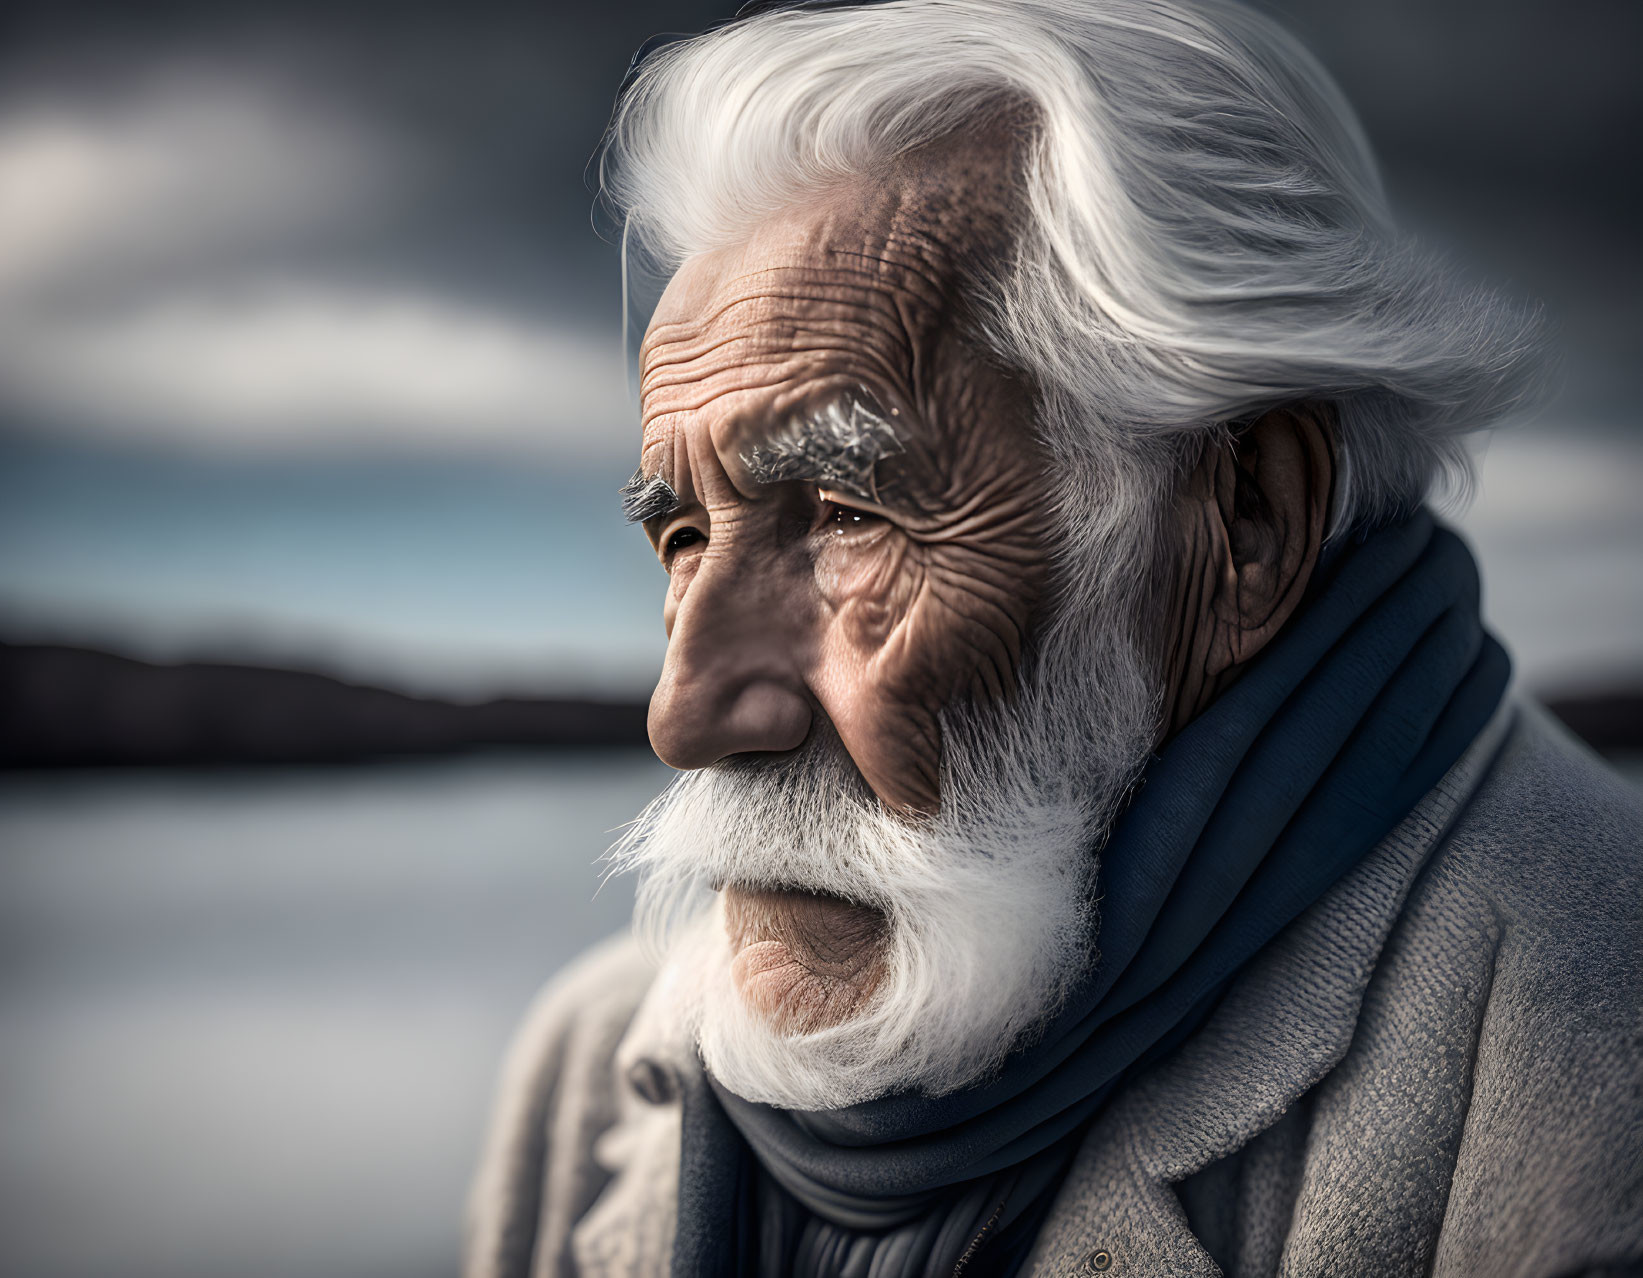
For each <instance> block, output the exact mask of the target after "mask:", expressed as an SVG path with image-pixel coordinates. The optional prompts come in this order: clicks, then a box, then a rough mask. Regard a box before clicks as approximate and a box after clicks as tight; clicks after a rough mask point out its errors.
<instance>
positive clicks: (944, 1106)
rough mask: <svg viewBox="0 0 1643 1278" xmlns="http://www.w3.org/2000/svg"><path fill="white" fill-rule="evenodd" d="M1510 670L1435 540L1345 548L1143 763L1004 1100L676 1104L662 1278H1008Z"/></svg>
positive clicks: (1471, 584)
mask: <svg viewBox="0 0 1643 1278" xmlns="http://www.w3.org/2000/svg"><path fill="white" fill-rule="evenodd" d="M1509 669H1510V667H1509V663H1508V661H1507V657H1506V653H1505V652H1504V651H1503V650H1502V648H1501V647H1500V645H1499V644H1498V643H1496V642H1495V640H1494V639H1493V638H1492V637H1491V636H1489V635H1488V634H1486V633H1485V632H1484V630H1483V627H1482V623H1481V621H1480V619H1479V616H1478V578H1477V569H1476V565H1475V564H1474V563H1473V560H1472V556H1471V555H1470V553H1469V552H1468V551H1467V549H1466V547H1465V546H1464V545H1463V544H1462V543H1461V541H1460V540H1459V538H1457V537H1456V536H1455V535H1454V534H1453V533H1451V532H1449V531H1448V530H1447V529H1443V528H1439V527H1437V526H1435V525H1434V523H1433V521H1432V518H1431V516H1430V515H1429V514H1426V513H1425V512H1421V513H1419V514H1417V515H1415V516H1414V517H1413V518H1411V519H1409V520H1407V521H1405V522H1403V523H1400V524H1397V525H1395V526H1393V527H1389V528H1386V529H1383V530H1381V531H1379V532H1376V533H1374V534H1372V535H1369V536H1366V537H1364V538H1362V539H1360V540H1358V541H1356V542H1353V543H1350V544H1348V545H1346V546H1344V547H1342V548H1341V549H1340V551H1339V553H1337V554H1336V555H1335V556H1333V558H1332V561H1331V562H1330V563H1329V564H1328V565H1327V568H1326V569H1325V570H1322V571H1320V574H1319V580H1318V581H1317V582H1316V583H1315V585H1314V588H1313V592H1312V596H1311V598H1310V600H1309V601H1308V603H1307V604H1306V606H1305V607H1304V608H1303V609H1302V610H1301V611H1300V613H1299V614H1298V615H1297V616H1296V618H1295V619H1294V621H1292V623H1291V624H1290V625H1289V626H1288V627H1287V628H1286V629H1285V630H1284V631H1283V632H1282V634H1280V636H1279V637H1278V638H1277V639H1276V640H1275V641H1274V642H1273V643H1272V645H1271V646H1270V647H1269V648H1268V650H1267V651H1266V652H1265V653H1263V654H1262V655H1261V656H1260V657H1259V658H1258V659H1257V660H1256V661H1255V662H1254V663H1253V664H1252V665H1251V667H1250V669H1249V670H1247V671H1246V672H1245V673H1244V675H1243V676H1242V677H1241V678H1240V679H1239V680H1238V682H1237V683H1235V684H1234V685H1233V686H1232V687H1231V688H1230V689H1229V690H1228V691H1226V692H1225V693H1224V694H1222V695H1221V696H1220V697H1218V698H1217V699H1216V700H1215V701H1214V702H1213V703H1212V704H1211V705H1210V706H1209V708H1208V709H1206V710H1205V711H1204V712H1203V714H1201V715H1199V716H1198V718H1196V719H1195V720H1193V721H1192V722H1191V723H1190V724H1188V725H1187V726H1186V727H1185V728H1184V729H1183V730H1182V731H1181V732H1180V733H1179V734H1177V735H1176V736H1175V737H1174V738H1173V739H1172V740H1171V741H1170V742H1169V743H1168V744H1167V745H1166V746H1165V747H1164V748H1163V749H1162V750H1161V751H1160V753H1159V754H1158V755H1157V756H1156V757H1155V758H1154V759H1153V760H1152V762H1151V764H1150V765H1149V767H1148V768H1147V770H1146V773H1145V775H1144V776H1143V778H1142V782H1141V784H1140V785H1139V787H1138V788H1137V790H1136V792H1135V794H1134V795H1133V797H1132V799H1131V801H1130V803H1129V805H1128V807H1127V809H1126V810H1125V811H1124V813H1123V815H1122V816H1121V817H1120V818H1119V820H1118V822H1117V824H1116V825H1115V827H1114V829H1113V833H1112V837H1111V838H1110V839H1109V840H1108V842H1107V844H1106V846H1105V847H1104V849H1103V850H1102V852H1101V867H1100V875H1099V879H1100V882H1099V887H1098V890H1099V893H1100V899H1101V901H1102V902H1103V906H1104V908H1103V910H1102V917H1101V920H1100V931H1099V934H1098V939H1099V954H1100V957H1099V959H1098V961H1097V962H1096V963H1095V964H1094V965H1093V967H1092V969H1091V970H1090V971H1089V972H1088V973H1087V974H1086V976H1085V977H1084V978H1083V980H1082V981H1081V982H1080V983H1079V984H1078V985H1077V986H1076V987H1075V988H1074V990H1073V992H1072V994H1071V996H1070V997H1069V998H1068V1000H1067V1002H1066V1005H1065V1006H1064V1007H1063V1009H1062V1010H1061V1011H1060V1012H1059V1013H1058V1014H1057V1015H1056V1017H1055V1018H1054V1020H1053V1021H1052V1022H1051V1023H1050V1024H1049V1026H1048V1027H1047V1028H1046V1030H1045V1032H1044V1034H1043V1035H1042V1036H1041V1037H1040V1038H1038V1039H1036V1040H1035V1041H1033V1042H1032V1043H1031V1044H1030V1045H1028V1046H1027V1047H1025V1048H1023V1049H1022V1050H1020V1051H1018V1052H1017V1053H1016V1054H1015V1055H1013V1056H1012V1057H1011V1058H1010V1059H1009V1060H1008V1061H1007V1062H1006V1063H1005V1065H1004V1067H1003V1069H1002V1070H1001V1071H1000V1072H999V1073H998V1074H997V1075H995V1076H994V1077H992V1078H989V1079H988V1080H987V1081H985V1082H983V1083H981V1084H979V1085H977V1086H974V1087H971V1088H968V1089H965V1090H963V1091H960V1092H956V1093H953V1094H951V1095H948V1096H942V1097H938V1098H934V1099H932V1098H930V1097H926V1096H920V1095H916V1094H902V1095H895V1096H888V1097H885V1098H882V1099H879V1100H873V1101H868V1102H866V1103H863V1104H860V1105H853V1106H850V1107H849V1108H847V1109H841V1110H832V1111H827V1112H822V1113H807V1114H799V1113H793V1112H789V1111H785V1110H778V1109H773V1108H771V1107H769V1106H766V1105H756V1104H751V1103H749V1102H747V1101H744V1100H742V1099H741V1098H739V1097H736V1096H733V1095H731V1094H729V1093H728V1092H725V1091H724V1090H723V1089H722V1088H719V1087H718V1086H717V1085H716V1084H713V1083H712V1080H710V1079H698V1080H693V1081H692V1082H691V1083H690V1084H689V1085H688V1086H687V1088H686V1092H685V1102H684V1130H683V1152H682V1168H681V1169H682V1173H683V1175H682V1177H681V1181H680V1191H679V1225H678V1233H677V1236H676V1240H675V1246H674V1257H673V1262H674V1263H673V1271H674V1273H675V1274H677V1275H680V1276H681V1278H687V1276H691V1275H703V1276H706V1275H721V1274H735V1273H773V1272H784V1273H785V1272H826V1273H839V1274H852V1273H860V1274H864V1275H865V1274H866V1273H868V1272H869V1269H871V1272H872V1273H873V1274H875V1275H879V1274H897V1275H900V1274H909V1275H922V1274H936V1273H946V1274H950V1273H952V1272H953V1269H954V1266H955V1265H956V1264H957V1263H958V1260H959V1257H960V1256H966V1255H968V1259H967V1261H966V1265H965V1273H966V1274H967V1275H969V1274H976V1273H999V1272H1008V1271H1009V1270H1011V1269H1012V1268H1013V1267H1014V1265H1015V1264H1016V1263H1017V1262H1018V1261H1019V1260H1020V1258H1021V1257H1022V1256H1023V1255H1024V1254H1025V1249H1026V1247H1027V1246H1029V1245H1030V1243H1031V1239H1032V1234H1033V1233H1034V1232H1036V1229H1037V1226H1038V1223H1039V1221H1040V1220H1041V1219H1042V1214H1043V1212H1044V1211H1045V1210H1047V1207H1048V1204H1049V1201H1050V1199H1051V1198H1052V1197H1053V1193H1054V1189H1055V1187H1056V1184H1057V1183H1058V1180H1059V1177H1060V1174H1061V1172H1062V1171H1063V1170H1064V1169H1065V1165H1066V1162H1067V1161H1068V1159H1069V1158H1070V1156H1071V1153H1072V1152H1073V1150H1074V1149H1075V1148H1076V1144H1077V1139H1078V1136H1079V1134H1080V1132H1081V1129H1082V1128H1083V1127H1084V1125H1085V1124H1086V1123H1087V1122H1088V1121H1089V1119H1090V1118H1091V1117H1092V1116H1093V1115H1094V1114H1095V1113H1096V1111H1097V1110H1098V1109H1099V1108H1100V1107H1101V1105H1102V1104H1103V1103H1104V1102H1105V1101H1106V1099H1107V1098H1108V1096H1109V1095H1110V1094H1111V1093H1112V1091H1113V1090H1114V1088H1115V1087H1116V1086H1117V1085H1118V1084H1119V1083H1120V1082H1121V1081H1122V1080H1123V1079H1124V1078H1125V1077H1126V1076H1128V1075H1129V1074H1132V1073H1133V1072H1135V1071H1136V1070H1138V1069H1141V1068H1144V1067H1145V1066H1146V1065H1147V1064H1148V1063H1149V1062H1151V1061H1153V1060H1156V1059H1157V1058H1158V1057H1159V1056H1161V1055H1162V1054H1163V1053H1164V1052H1166V1051H1168V1050H1170V1049H1171V1048H1172V1047H1174V1046H1175V1045H1177V1044H1178V1043H1179V1042H1180V1041H1181V1039H1183V1038H1184V1037H1185V1036H1186V1035H1187V1034H1189V1033H1190V1032H1191V1031H1192V1030H1193V1029H1194V1028H1196V1027H1197V1025H1198V1024H1199V1023H1200V1022H1201V1020H1202V1018H1203V1017H1204V1015H1205V1014H1207V1011H1208V1010H1209V1008H1210V1007H1211V1006H1212V1005H1213V1003H1214V1000H1215V999H1216V998H1217V997H1218V996H1219V994H1220V992H1221V991H1222V990H1223V989H1224V988H1225V986H1226V984H1227V982H1228V981H1229V980H1230V979H1231V977H1232V976H1233V974H1235V973H1236V972H1237V971H1238V970H1239V969H1240V968H1241V967H1242V966H1243V965H1244V964H1245V963H1246V962H1248V960H1249V959H1250V958H1251V957H1252V956H1254V955H1255V954H1256V953H1257V952H1258V951H1259V950H1260V949H1261V947H1262V946H1264V945H1266V944H1267V942H1269V941H1270V940H1272V939H1273V937H1275V936H1276V935H1277V934H1278V933H1279V932H1280V931H1281V930H1282V929H1283V928H1284V927H1285V926H1286V925H1287V924H1289V923H1290V922H1292V921H1293V920H1294V919H1295V918H1297V917H1298V916H1299V915H1300V914H1301V913H1302V912H1303V911H1304V910H1305V909H1306V908H1307V907H1308V906H1310V905H1311V904H1312V903H1313V902H1315V901H1316V900H1318V898H1319V897H1321V896H1322V895H1323V894H1324V893H1325V892H1326V891H1327V890H1328V889H1329V888H1330V886H1331V885H1332V884H1334V883H1335V882H1336V881H1337V880H1338V879H1339V878H1340V877H1341V876H1342V875H1343V874H1345V873H1346V871H1347V870H1349V869H1350V868H1351V867H1352V866H1353V865H1355V864H1357V862H1358V861H1359V860H1360V859H1361V858H1362V857H1363V856H1364V855H1365V854H1366V853H1367V852H1368V851H1369V850H1370V848H1372V847H1373V846H1374V845H1375V844H1376V843H1377V842H1378V841H1379V840H1380V839H1381V838H1382V837H1383V836H1384V835H1386V834H1387V833H1388V832H1389V831H1390V830H1391V829H1392V827H1393V826H1394V825H1396V824H1397V823H1398V821H1399V820H1400V819H1401V818H1402V817H1403V816H1404V815H1405V814H1406V813H1407V812H1408V811H1409V810H1410V809H1411V808H1412V807H1413V806H1414V805H1415V803H1416V802H1417V800H1419V799H1420V797H1421V796H1422V795H1424V794H1425V793H1426V792H1427V791H1428V790H1429V789H1431V788H1432V787H1433V786H1434V785H1435V784H1437V782H1438V780H1439V779H1440V778H1441V777H1442V776H1443V774H1444V773H1445V772H1446V771H1447V770H1448V769H1449V767H1450V766H1451V765H1452V764H1453V763H1454V762H1455V761H1456V760H1457V759H1458V758H1459V757H1460V755H1461V754H1462V752H1463V751H1464V750H1465V749H1466V747H1467V745H1468V744H1469V743H1470V742H1471V740H1472V738H1473V737H1474V736H1475V735H1476V734H1477V733H1478V731H1479V730H1480V729H1481V728H1482V727H1483V725H1484V724H1485V722H1487V720H1488V719H1489V717H1490V715H1491V714H1492V713H1493V712H1494V710H1495V707H1496V706H1497V705H1498V704H1499V701H1500V698H1501V695H1502V693H1503V692H1504V691H1505V687H1506V682H1507V677H1508V674H1509ZM978 1238H979V1239H980V1241H979V1242H978V1241H977V1239H978ZM761 1252H762V1257H761ZM978 1262H979V1263H978Z"/></svg>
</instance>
